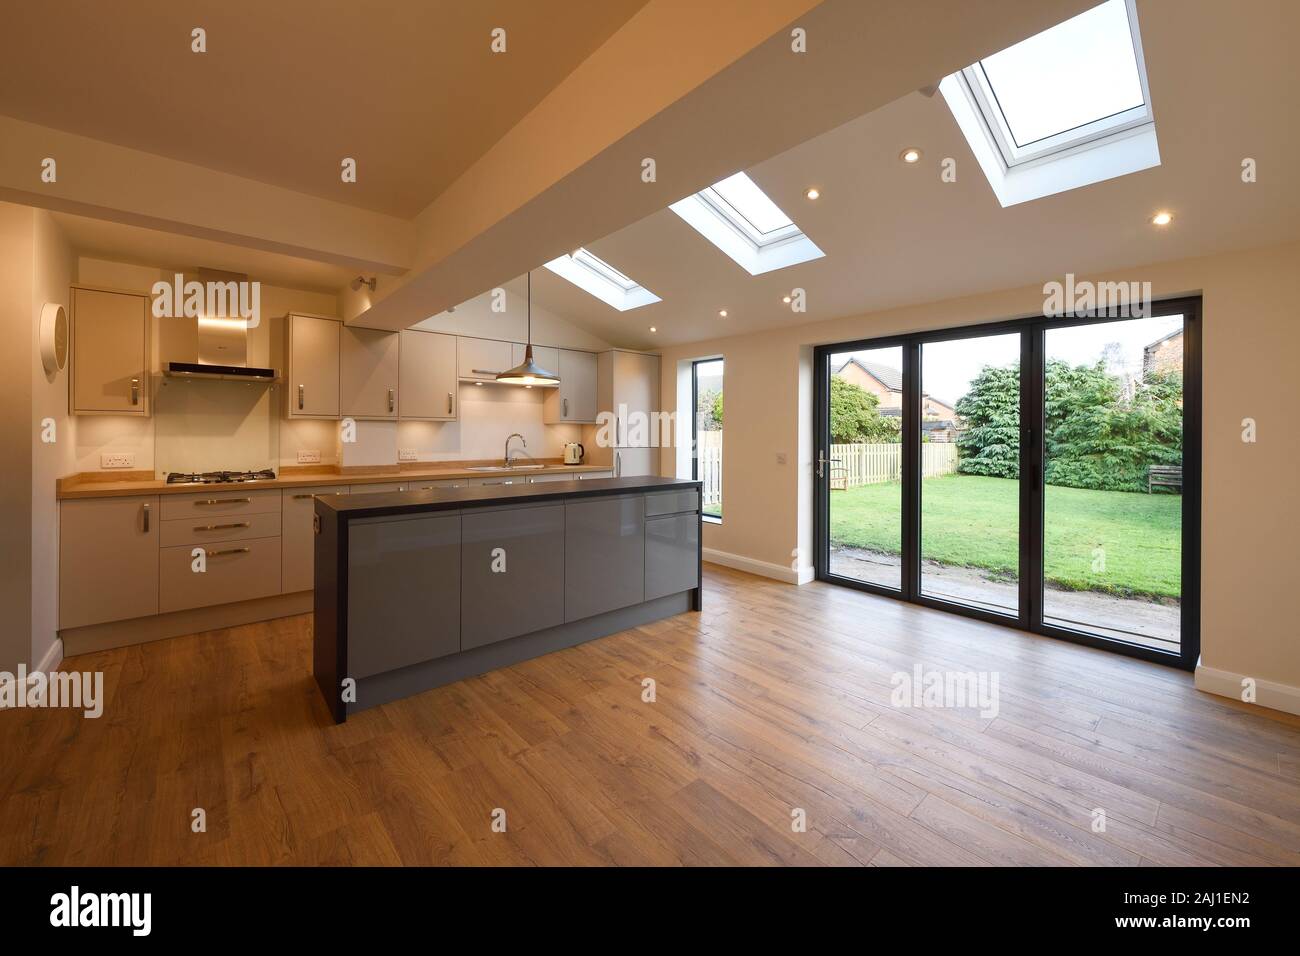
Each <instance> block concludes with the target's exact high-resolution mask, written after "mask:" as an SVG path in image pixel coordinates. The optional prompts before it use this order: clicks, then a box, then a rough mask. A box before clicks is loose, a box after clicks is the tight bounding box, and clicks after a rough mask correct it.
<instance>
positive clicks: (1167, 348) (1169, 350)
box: [1142, 329, 1183, 376]
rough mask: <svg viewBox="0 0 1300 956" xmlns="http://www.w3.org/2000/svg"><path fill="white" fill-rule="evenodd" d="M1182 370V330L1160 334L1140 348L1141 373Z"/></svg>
mask: <svg viewBox="0 0 1300 956" xmlns="http://www.w3.org/2000/svg"><path fill="white" fill-rule="evenodd" d="M1182 370H1183V330H1182V329H1175V330H1174V331H1172V332H1170V333H1169V334H1168V335H1162V336H1161V337H1160V338H1158V339H1156V340H1155V341H1154V342H1152V343H1151V344H1150V345H1147V346H1145V347H1144V348H1143V349H1142V374H1143V375H1144V376H1145V375H1147V374H1149V373H1151V372H1181V371H1182Z"/></svg>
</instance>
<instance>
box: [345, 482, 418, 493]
mask: <svg viewBox="0 0 1300 956" xmlns="http://www.w3.org/2000/svg"><path fill="white" fill-rule="evenodd" d="M405 490H406V482H404V481H386V482H385V481H377V482H374V483H372V484H368V485H353V486H352V494H354V495H379V494H383V493H385V492H388V491H405Z"/></svg>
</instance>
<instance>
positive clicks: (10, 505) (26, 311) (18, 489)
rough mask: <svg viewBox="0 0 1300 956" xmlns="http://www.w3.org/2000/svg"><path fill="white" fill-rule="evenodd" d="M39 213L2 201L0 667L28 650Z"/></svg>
mask: <svg viewBox="0 0 1300 956" xmlns="http://www.w3.org/2000/svg"><path fill="white" fill-rule="evenodd" d="M35 234H36V211H35V210H34V209H29V208H27V207H25V206H14V205H10V204H9V203H0V335H2V336H3V339H4V342H5V343H6V345H7V347H6V348H0V462H3V465H0V608H3V612H2V613H0V671H6V672H8V673H11V674H12V673H14V671H15V668H17V666H18V664H19V663H28V664H30V662H31V661H30V658H31V650H32V632H31V621H32V432H33V429H34V422H33V419H32V365H31V361H32V356H31V350H30V348H29V347H28V343H29V342H31V337H32V291H33V276H34V272H35V261H36V256H35Z"/></svg>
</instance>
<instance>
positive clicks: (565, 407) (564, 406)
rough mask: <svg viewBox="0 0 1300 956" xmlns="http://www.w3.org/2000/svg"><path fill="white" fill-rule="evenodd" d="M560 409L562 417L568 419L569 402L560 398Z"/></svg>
mask: <svg viewBox="0 0 1300 956" xmlns="http://www.w3.org/2000/svg"><path fill="white" fill-rule="evenodd" d="M560 407H561V408H562V409H563V412H562V415H563V417H565V418H568V417H569V400H568V399H567V398H562V399H560Z"/></svg>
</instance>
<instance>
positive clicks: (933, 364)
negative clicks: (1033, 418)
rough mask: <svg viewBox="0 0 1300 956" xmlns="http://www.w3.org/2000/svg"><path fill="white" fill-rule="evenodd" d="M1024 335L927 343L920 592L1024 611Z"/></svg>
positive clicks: (1000, 611) (968, 603) (923, 348)
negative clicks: (1021, 597)
mask: <svg viewBox="0 0 1300 956" xmlns="http://www.w3.org/2000/svg"><path fill="white" fill-rule="evenodd" d="M1020 358H1021V333H1020V332H1011V333H1007V334H1003V335H982V336H973V337H971V338H964V339H950V340H946V341H939V342H925V343H923V344H922V346H921V396H920V399H921V420H920V422H919V425H918V427H919V428H920V431H921V436H920V437H921V456H920V457H921V469H920V486H921V509H920V510H921V594H922V595H924V596H925V597H929V598H935V599H937V600H941V601H948V602H952V603H955V604H962V605H965V606H967V607H972V608H977V609H980V610H984V611H992V612H994V613H998V614H1007V615H1011V616H1016V615H1018V613H1019V610H1020Z"/></svg>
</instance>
